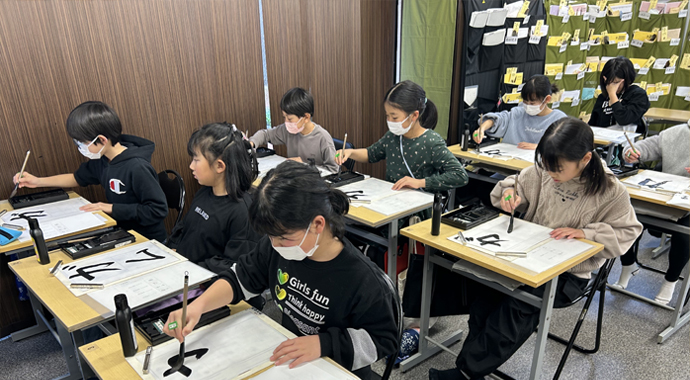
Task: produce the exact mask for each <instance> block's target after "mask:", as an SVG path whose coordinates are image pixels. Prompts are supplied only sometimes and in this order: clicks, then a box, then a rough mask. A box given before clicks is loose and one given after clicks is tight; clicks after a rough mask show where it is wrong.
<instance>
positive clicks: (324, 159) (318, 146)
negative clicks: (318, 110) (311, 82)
mask: <svg viewBox="0 0 690 380" xmlns="http://www.w3.org/2000/svg"><path fill="white" fill-rule="evenodd" d="M280 109H281V110H282V111H283V117H284V119H285V123H283V124H281V125H279V126H277V127H274V128H271V129H262V130H259V131H258V132H256V133H255V134H254V136H252V137H251V138H250V139H249V141H250V142H251V143H252V145H253V146H255V147H257V146H262V145H266V144H268V143H269V142H270V143H271V144H273V145H286V146H287V156H288V159H291V160H294V161H298V162H304V163H307V162H308V161H309V160H314V164H316V165H319V166H324V167H326V169H328V170H329V171H331V172H333V173H335V172H336V171H338V165H336V163H335V144H333V138H332V137H331V135H330V134H329V133H328V131H327V130H325V129H324V128H323V127H321V126H320V125H318V124H316V123H314V122H313V121H312V120H311V118H312V117H313V116H314V98H313V97H312V96H311V94H310V93H309V92H307V90H304V89H301V88H298V87H295V88H293V89H290V90H289V91H288V92H286V93H285V95H283V98H282V99H281V100H280Z"/></svg>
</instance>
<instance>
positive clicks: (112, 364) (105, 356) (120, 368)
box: [79, 301, 251, 380]
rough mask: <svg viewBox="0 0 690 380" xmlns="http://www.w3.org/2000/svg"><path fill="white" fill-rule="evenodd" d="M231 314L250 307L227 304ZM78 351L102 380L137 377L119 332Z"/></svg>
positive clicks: (142, 343)
mask: <svg viewBox="0 0 690 380" xmlns="http://www.w3.org/2000/svg"><path fill="white" fill-rule="evenodd" d="M228 307H229V308H230V312H231V315H234V314H235V313H239V312H240V311H243V310H246V309H250V308H251V306H249V304H247V303H246V302H244V301H243V302H240V303H238V304H237V305H229V306H228ZM136 337H137V347H138V349H137V352H141V351H146V347H148V345H149V343H148V341H147V340H146V338H144V336H143V335H141V333H140V332H139V330H136ZM79 352H81V354H82V356H83V357H84V359H85V360H86V362H87V363H88V364H89V366H91V369H93V371H94V372H95V373H96V374H97V375H98V378H99V379H102V380H108V379H113V380H119V379H137V378H139V375H137V373H136V372H135V371H134V369H133V368H132V366H131V365H129V363H127V361H126V360H125V357H124V355H123V354H122V344H121V343H120V334H119V333H117V334H113V335H110V336H108V337H105V338H103V339H99V340H97V341H95V342H93V343H90V344H86V345H83V346H81V347H79Z"/></svg>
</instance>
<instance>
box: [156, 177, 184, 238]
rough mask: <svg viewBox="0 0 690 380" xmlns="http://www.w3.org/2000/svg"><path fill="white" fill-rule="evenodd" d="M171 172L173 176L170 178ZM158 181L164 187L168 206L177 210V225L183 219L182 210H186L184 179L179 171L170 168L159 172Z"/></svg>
mask: <svg viewBox="0 0 690 380" xmlns="http://www.w3.org/2000/svg"><path fill="white" fill-rule="evenodd" d="M170 174H171V175H172V178H170V176H169V175H170ZM158 183H160V185H161V189H163V193H164V194H165V200H166V201H167V202H168V208H169V209H173V210H177V218H176V219H175V225H177V223H179V222H180V219H182V211H183V210H184V196H185V189H184V180H182V176H181V175H180V174H179V173H178V172H176V171H174V170H170V169H168V170H163V171H162V172H160V173H158ZM173 228H174V227H173Z"/></svg>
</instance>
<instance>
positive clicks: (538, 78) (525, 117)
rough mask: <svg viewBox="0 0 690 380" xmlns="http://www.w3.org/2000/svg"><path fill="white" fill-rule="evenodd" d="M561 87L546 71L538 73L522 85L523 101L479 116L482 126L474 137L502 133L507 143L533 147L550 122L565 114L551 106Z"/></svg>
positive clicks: (500, 134) (477, 141) (475, 132)
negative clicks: (553, 97)
mask: <svg viewBox="0 0 690 380" xmlns="http://www.w3.org/2000/svg"><path fill="white" fill-rule="evenodd" d="M556 92H558V87H556V85H555V84H551V82H549V78H548V77H547V76H546V75H535V76H533V77H531V78H529V80H528V81H527V82H526V83H525V84H524V85H523V86H522V90H521V91H520V96H521V97H522V103H521V105H520V106H518V107H513V109H511V110H510V111H501V112H489V113H487V114H486V115H484V116H482V117H481V118H480V119H479V128H478V129H477V130H476V131H474V133H473V134H472V138H473V139H474V141H475V142H476V143H481V142H482V140H483V139H484V135H485V134H486V135H489V136H491V137H501V138H503V140H502V142H504V143H506V144H512V145H517V147H518V148H521V149H529V150H534V149H535V148H536V147H537V143H538V142H539V139H541V136H542V135H543V134H544V131H546V128H548V127H549V125H551V124H553V123H554V122H555V121H556V120H558V119H561V118H564V117H565V116H566V115H565V114H564V113H563V111H561V110H552V109H551V108H549V105H548V103H549V102H551V96H552V95H553V94H554V93H556Z"/></svg>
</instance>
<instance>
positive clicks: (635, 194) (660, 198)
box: [626, 170, 690, 211]
mask: <svg viewBox="0 0 690 380" xmlns="http://www.w3.org/2000/svg"><path fill="white" fill-rule="evenodd" d="M644 172H645V171H644V170H640V171H639V172H638V174H642V173H644ZM626 188H627V189H628V194H630V198H633V199H637V200H640V201H644V202H647V203H653V204H657V205H661V206H666V207H670V208H675V209H679V210H685V211H690V210H688V209H687V208H685V207H681V206H676V205H670V204H667V203H666V202H668V201H669V200H671V198H673V195H671V194H667V193H663V192H655V191H645V190H642V189H635V188H633V187H629V186H626Z"/></svg>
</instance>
